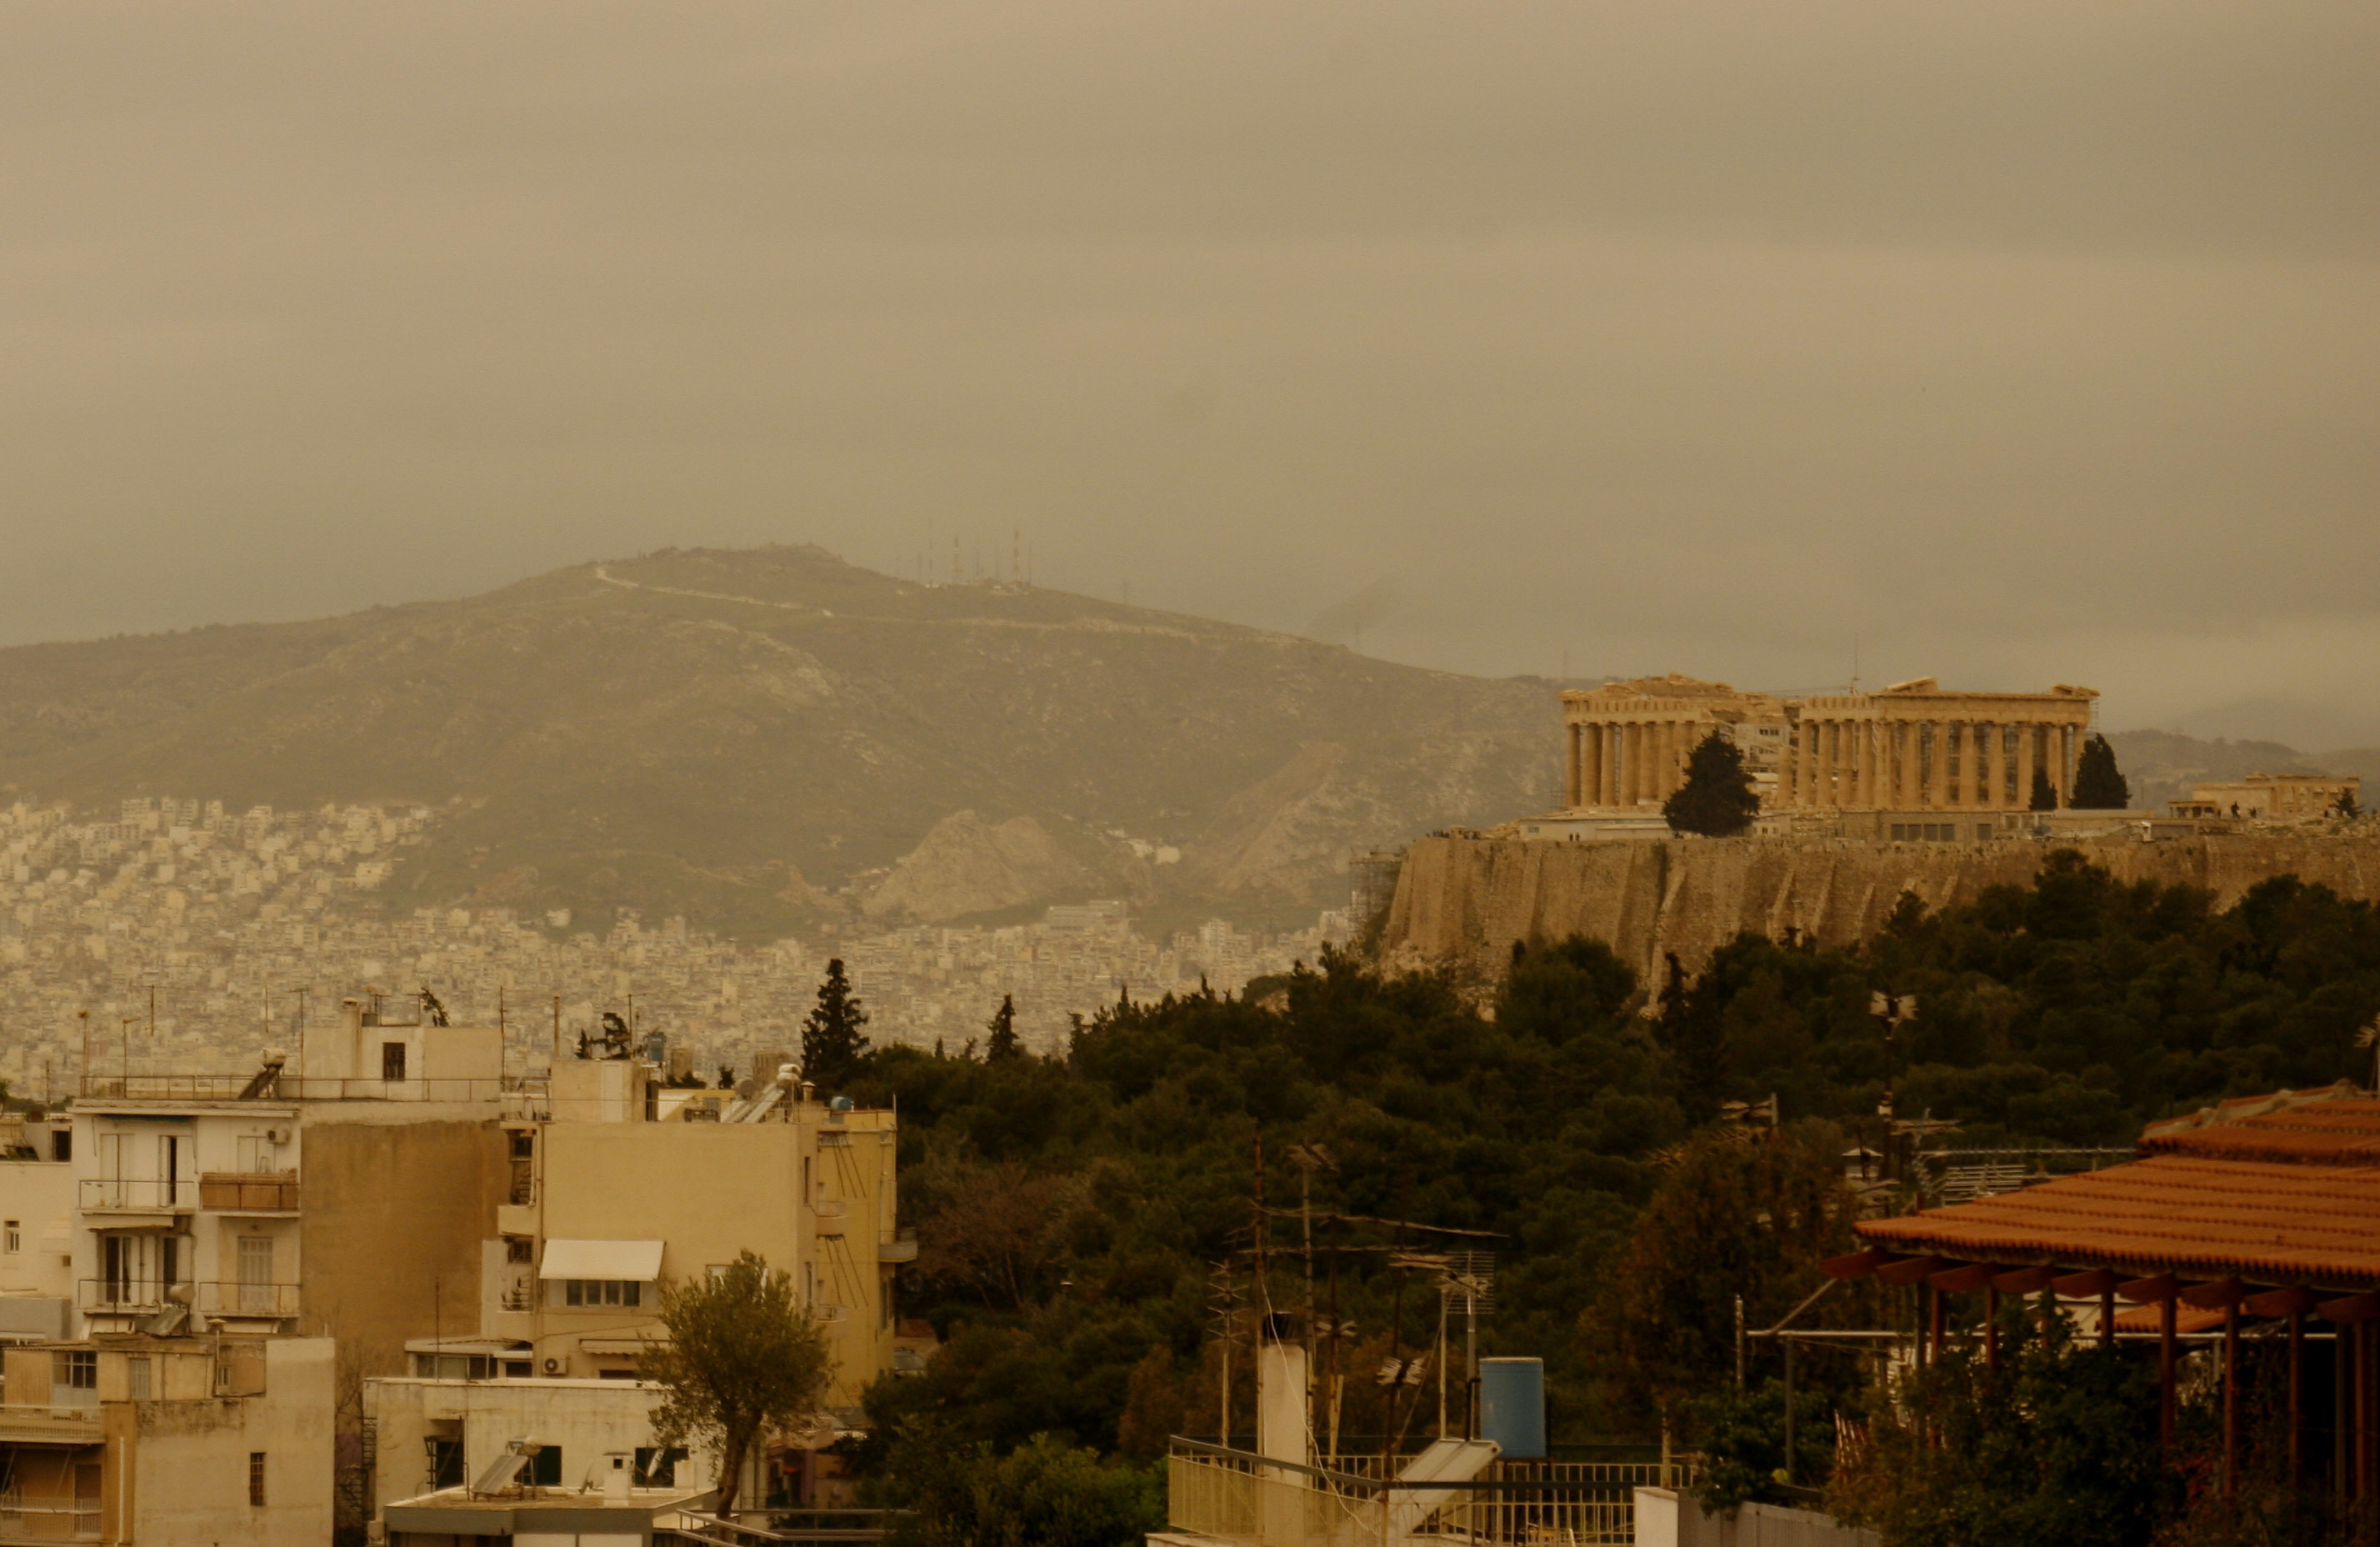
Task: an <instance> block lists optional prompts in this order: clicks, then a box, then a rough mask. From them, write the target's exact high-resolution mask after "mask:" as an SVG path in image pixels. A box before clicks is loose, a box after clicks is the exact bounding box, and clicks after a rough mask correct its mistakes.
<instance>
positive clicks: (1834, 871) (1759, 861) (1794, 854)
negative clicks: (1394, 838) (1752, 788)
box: [1381, 834, 2380, 984]
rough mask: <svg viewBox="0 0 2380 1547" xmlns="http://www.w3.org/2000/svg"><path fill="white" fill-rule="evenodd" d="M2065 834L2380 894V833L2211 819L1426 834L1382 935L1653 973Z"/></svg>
mask: <svg viewBox="0 0 2380 1547" xmlns="http://www.w3.org/2000/svg"><path fill="white" fill-rule="evenodd" d="M2052 847H2072V848H2075V849H2078V850H2080V851H2081V852H2082V853H2083V855H2084V856H2085V857H2086V858H2087V859H2090V861H2091V862H2092V863H2093V864H2095V865H2100V866H2104V867H2105V868H2106V869H2107V870H2108V871H2112V872H2113V873H2114V874H2115V875H2116V877H2117V878H2118V879H2119V880H2121V881H2128V882H2129V881H2156V882H2159V883H2165V884H2168V885H2170V884H2175V883H2186V884H2189V885H2192V886H2203V887H2206V888H2208V889H2209V890H2211V891H2213V892H2214V893H2215V894H2216V897H2217V898H2218V899H2219V901H2220V902H2222V903H2224V904H2228V903H2231V902H2234V901H2236V900H2238V898H2239V897H2240V895H2241V894H2243V893H2244V892H2246V891H2247V890H2248V888H2249V887H2251V886H2253V885H2254V884H2255V883H2257V882H2259V881H2263V880H2265V879H2267V878H2269V877H2272V876H2277V875H2296V876H2298V877H2300V878H2301V879H2303V880H2305V881H2309V882H2320V883H2324V884H2325V885H2328V886H2330V887H2332V888H2333V889H2334V890H2336V891H2338V892H2339V893H2340V894H2341V895H2346V896H2350V897H2375V896H2380V838H2376V837H2373V836H2367V835H2360V834H2359V835H2351V836H2350V835H2330V836H2311V835H2310V836H2305V837H2293V836H2282V835H2267V834H2204V835H2201V836H2198V837H2195V838H2191V839H2187V840H2178V841H2172V842H2161V843H2142V842H2140V841H2138V840H2137V839H2126V840H2112V839H2103V840H2098V841H2088V842H2078V843H2073V844H2068V845H2059V846H2051V845H2046V844H2038V843H2034V842H2029V841H2002V842H1994V843H1982V844H1967V845H1961V844H1896V843H1872V842H1851V841H1845V840H1828V841H1815V842H1813V841H1801V842H1797V841H1792V840H1786V839H1761V838H1721V839H1711V838H1696V839H1674V840H1670V841H1668V842H1661V843H1631V844H1556V843H1528V842H1524V841H1522V840H1518V839H1499V838H1424V839H1421V840H1420V841H1418V842H1416V843H1415V845H1414V846H1413V847H1412V848H1411V849H1409V850H1408V851H1407V852H1406V854H1405V859H1404V866H1403V870H1402V871H1400V872H1399V875H1398V877H1397V893H1396V898H1395V900H1394V901H1393V902H1392V903H1390V907H1389V917H1388V920H1387V924H1386V927H1385V929H1384V931H1383V933H1382V936H1381V950H1382V953H1383V955H1384V956H1386V957H1387V958H1388V959H1389V960H1390V961H1391V962H1392V963H1403V964H1409V965H1419V964H1422V963H1425V962H1438V961H1452V962H1457V963H1461V964H1463V965H1467V966H1469V967H1470V968H1474V969H1475V970H1477V971H1480V972H1482V973H1483V974H1488V975H1494V974H1497V973H1500V972H1501V971H1502V969H1503V967H1504V965H1505V964H1506V963H1507V962H1509V961H1510V960H1511V956H1512V943H1513V942H1514V941H1516V940H1518V941H1540V940H1558V939H1560V938H1562V937H1564V936H1567V935H1570V934H1573V933H1575V934H1585V935H1588V936H1592V937H1594V938H1596V939H1599V940H1603V941H1606V942H1609V944H1610V945H1611V946H1612V948H1613V949H1614V950H1616V951H1618V952H1619V953H1620V955H1621V957H1622V958H1623V959H1625V960H1626V961H1628V962H1629V963H1630V964H1631V965H1633V967H1635V968H1636V969H1637V972H1638V973H1639V975H1640V976H1641V977H1642V978H1643V979H1644V980H1645V981H1646V982H1647V983H1648V984H1649V983H1651V982H1654V981H1657V980H1658V972H1659V970H1660V968H1661V957H1662V955H1663V953H1665V952H1675V953H1676V954H1677V956H1678V957H1679V958H1680V960H1682V962H1683V963H1684V964H1685V965H1686V967H1687V968H1689V969H1694V968H1700V966H1701V965H1702V964H1703V962H1704V961H1706V959H1707V958H1708V957H1709V956H1710V954H1711V952H1713V951H1714V950H1716V949H1717V948H1718V947H1719V946H1720V945H1722V944H1726V943H1727V942H1728V941H1730V940H1731V939H1733V938H1734V937H1735V936H1736V935H1737V934H1739V933H1741V932H1744V931H1746V930H1750V931H1753V932H1757V933H1761V934H1766V935H1767V936H1769V937H1771V938H1772V939H1774V938H1781V937H1782V936H1783V934H1784V932H1785V931H1786V929H1787V928H1788V927H1791V928H1795V929H1798V930H1800V931H1802V932H1803V933H1805V934H1813V935H1815V937H1816V938H1817V939H1818V941H1819V942H1820V943H1821V944H1827V945H1846V944H1852V943H1853V942H1855V941H1859V940H1864V939H1866V938H1867V937H1868V936H1870V935H1872V934H1874V933H1875V932H1876V931H1877V930H1878V929H1880V928H1881V927H1882V926H1883V924H1884V921H1885V920H1886V919H1887V918H1888V916H1889V915H1890V914H1891V912H1892V908H1893V906H1894V904H1895V903H1896V902H1898V901H1899V899H1900V895H1901V893H1902V892H1903V891H1909V892H1913V893H1915V894H1916V895H1917V896H1918V898H1919V899H1920V900H1921V901H1923V902H1924V903H1925V905H1926V906H1927V907H1929V908H1940V907H1947V906H1949V905H1952V904H1956V903H1963V902H1969V901H1972V900H1973V898H1974V897H1975V896H1976V895H1977V894H1979V893H1980V892H1982V891H1983V890H1984V888H1985V887H1987V886H1993V885H2000V884H2007V885H2016V886H2023V885H2029V884H2030V883H2032V881H2033V879H2034V874H2035V873H2036V872H2037V871H2039V869H2040V867H2041V861H2042V859H2044V858H2045V857H2046V855H2047V854H2048V853H2049V852H2050V851H2051V848H2052Z"/></svg>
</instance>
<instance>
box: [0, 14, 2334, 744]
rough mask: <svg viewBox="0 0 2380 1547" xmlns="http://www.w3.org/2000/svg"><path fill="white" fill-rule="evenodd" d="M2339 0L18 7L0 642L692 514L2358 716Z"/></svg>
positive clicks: (1759, 671)
mask: <svg viewBox="0 0 2380 1547" xmlns="http://www.w3.org/2000/svg"><path fill="white" fill-rule="evenodd" d="M2375 58H2380V6H2374V5H2372V4H2371V3H2370V0H2354V3H2342V4H2336V5H2320V4H2291V3H2289V0H2259V3H2257V4H2254V5H2242V4H2239V3H2238V0H2221V3H2199V0H2156V3H2155V4H2139V5H2127V4H2089V3H2087V0H2086V3H2077V0H2000V3H1996V4H1992V5H1986V6H1979V5H1975V4H1973V3H1972V0H1965V3H1958V4H1951V3H1941V4H1933V3H1926V0H1876V3H1840V4H1830V3H1827V0H1801V3H1797V4H1794V5H1790V6H1780V5H1777V4H1775V3H1774V0H1762V3H1758V4H1752V3H1744V4H1691V3H1684V0H1663V3H1659V4H1643V5H1615V4H1597V3H1592V0H1562V3H1560V4H1554V5H1544V6H1537V5H1529V4H1521V3H1513V0H1496V3H1491V4H1478V3H1470V0H1466V3H1455V0H1445V3H1441V4H1434V5H1409V4H1400V3H1396V0H1361V3H1358V4H1348V5H1333V4H1316V3H1294V0H1263V3H1260V4H1245V5H1244V4H1231V3H1222V0H1197V3H1195V4H1194V3H1188V0H1168V3H1165V4H1150V5H1139V4H1129V3H1122V0H1096V3H1089V4H1057V3H1047V0H1010V3H1007V4H1002V5H998V6H962V5H940V6H903V5H894V4H885V3H882V0H870V3H868V4H866V5H849V6H835V5H820V4H807V3H805V4H790V3H786V0H771V3H769V4H764V5H751V6H726V5H718V6H705V5H693V4H686V3H682V0H668V3H655V0H646V3H642V4H637V5H632V6H603V5H595V4H584V3H578V4H572V5H569V6H528V5H512V6H505V5H491V4H489V3H487V0H470V3H468V4H453V5H439V4H420V3H416V0H408V3H406V4H401V5H399V4H385V5H379V6H356V5H330V6H326V5H322V4H321V3H320V0H313V3H310V4H306V5H301V6H285V7H284V6H244V5H220V6H213V5H211V6H113V5H105V4H100V3H96V0H49V3H47V4H42V5H34V6H23V5H13V6H5V7H0V360H5V366H0V471H5V476H6V492H5V496H0V497H5V502H6V503H5V506H0V512H5V514H0V537H5V541H0V642H15V641H22V640H45V639H60V638H75V637H83V636H90V635H95V634H103V633H110V632H115V631H121V630H131V629H152V628H160V627H179V626H183V625H187V624H190V623H196V622H205V621H239V620H247V619H254V618H273V617H297V616H308V615H321V614H324V613H333V612H343V611H347V610H351V609H353V608H355V607H358V606H362V605H366V604H369V603H379V602H395V601H407V600H414V599H419V598H425V597H438V596H456V595H463V594H468V593H469V592H472V591H480V590H484V589H487V588H489V587H492V586H493V585H497V584H500V583H503V582H504V581H506V580H509V579H516V578H518V577H520V576H522V575H525V574H528V573H531V572H534V571H537V570H540V569H544V568H550V567H553V566H558V565H562V564H566V563H573V562H577V561H579V560H582V559H587V558H591V557H599V556H609V555H619V554H630V553H635V552H637V551H639V550H644V549H650V548H654V547H659V546H662V545H666V544H673V543H675V544H697V543H708V544H734V543H747V542H769V541H813V542H820V543H823V544H825V545H827V546H829V547H832V548H833V549H835V550H837V551H839V552H841V553H843V554H845V555H847V556H848V557H850V558H852V559H854V560H856V561H857V562H861V563H866V564H870V565H874V566H879V567H883V568H891V569H908V568H910V567H912V566H914V564H915V563H916V560H917V554H919V552H920V551H921V550H927V549H930V550H931V552H932V553H933V554H935V556H936V560H937V563H938V564H940V565H941V566H947V565H948V562H949V553H950V545H951V541H952V538H953V535H956V536H958V537H959V538H960V539H961V541H962V543H963V552H964V553H965V554H966V556H967V559H968V561H969V562H970V563H972V561H973V555H974V553H975V551H976V546H977V543H981V544H982V545H983V546H984V548H985V550H986V551H987V553H1001V554H1005V552H1006V551H1007V550H1008V548H1009V547H1010V545H1011V543H1012V541H1013V538H1012V533H1014V532H1017V531H1019V530H1021V531H1022V533H1023V535H1024V541H1025V542H1026V543H1028V544H1029V545H1030V547H1031V550H1032V553H1033V566H1034V570H1035V575H1036V578H1037V579H1039V580H1040V581H1042V582H1044V583H1047V584H1053V585H1061V586H1066V587H1070V588H1075V589H1080V590H1085V591H1095V592H1098V593H1099V594H1103V595H1107V596H1111V597H1113V596H1117V595H1120V594H1122V592H1123V589H1124V587H1125V586H1126V585H1127V584H1128V585H1129V587H1130V594H1131V598H1132V600H1134V601H1135V602H1141V603H1153V604H1159V605H1165V606H1172V607H1179V608H1182V609H1184V610H1188V611H1194V612H1198V613H1203V614H1208V615H1218V616H1223V617H1229V618H1234V619H1238V620H1242V621H1245V622H1250V623H1257V624H1263V625H1267V626H1271V627H1283V628H1290V629H1295V630H1300V631H1312V630H1321V631H1325V632H1329V631H1333V630H1336V631H1339V632H1342V633H1345V632H1347V631H1349V630H1351V629H1352V627H1354V625H1356V624H1358V623H1360V624H1362V625H1363V626H1364V627H1363V633H1362V647H1363V648H1364V649H1365V650H1366V651H1367V652H1373V653H1377V654H1381V655H1386V656H1390V657H1393V658H1396V659H1400V660H1406V661H1414V662H1419V663H1424V664H1433V665H1441V666H1447V667H1452V668H1457V669H1463V670H1470V671H1480V672H1491V673H1504V672H1519V671H1528V672H1538V673H1544V674H1552V673H1554V672H1557V671H1559V670H1560V669H1561V667H1562V665H1563V663H1564V661H1565V660H1567V661H1568V663H1569V665H1570V668H1571V669H1572V670H1573V672H1576V673H1581V674H1585V673H1590V672H1591V673H1604V672H1622V671H1625V672H1637V671H1665V670H1682V671H1689V672H1694V673H1696V674H1699V675H1706V676H1721V677H1726V678H1729V679H1730V680H1733V681H1736V682H1738V683H1742V684H1748V685H1759V686H1770V687H1815V686H1821V685H1825V684H1828V683H1834V682H1839V681H1840V680H1841V679H1843V678H1845V677H1847V676H1849V675H1850V673H1851V670H1852V660H1851V658H1852V640H1853V636H1854V635H1855V634H1856V635H1857V636H1859V637H1860V640H1861V670H1862V672H1863V675H1864V677H1865V679H1866V680H1867V681H1869V682H1870V683H1881V682H1883V681H1887V680H1889V679H1891V678H1894V677H1899V676H1916V675H1919V674H1922V673H1932V674H1936V675H1939V676H1942V677H1943V678H1944V679H1945V680H1946V681H1949V682H1953V683H1957V684H1965V685H1975V686H2010V687H2042V686H2046V685H2047V684H2048V683H2049V682H2051V681H2053V680H2058V681H2080V682H2085V683H2089V684H2092V685H2094V686H2096V687H2099V688H2103V689H2105V690H2106V691H2107V695H2108V698H2107V705H2106V713H2107V723H2108V724H2109V725H2114V726H2129V725H2150V724H2161V725H2187V726H2190V727H2192V728H2198V729H2201V730H2216V731H2228V732H2231V733H2234V734H2240V733H2249V734H2253V733H2259V732H2264V733H2278V734H2282V735H2285V736H2289V737H2294V738H2296V739H2298V740H2300V741H2301V743H2306V744H2312V745H2316V746H2319V745H2322V744H2325V743H2328V744H2331V745H2337V744H2341V743H2346V742H2350V741H2366V742H2369V741H2380V676H2375V674H2374V663H2375V661H2380V598H2375V590H2374V582H2375V580H2380V509H2375V503H2374V493H2375V489H2380V433H2375V420H2380V414H2375V405H2380V286H2375V280H2380V177H2375V167H2376V166H2380V161H2375V152H2380V91H2375V90H2374V85H2373V69H2374V59H2375Z"/></svg>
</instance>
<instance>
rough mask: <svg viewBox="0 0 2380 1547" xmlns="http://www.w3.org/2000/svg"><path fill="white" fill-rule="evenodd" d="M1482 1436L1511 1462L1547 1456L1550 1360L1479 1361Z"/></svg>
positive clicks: (1480, 1434) (1480, 1428)
mask: <svg viewBox="0 0 2380 1547" xmlns="http://www.w3.org/2000/svg"><path fill="white" fill-rule="evenodd" d="M1479 1437H1480V1438H1481V1439H1483V1440H1493V1441H1495V1442H1496V1447H1497V1450H1498V1452H1499V1454H1500V1456H1501V1457H1502V1458H1503V1459H1505V1460H1508V1461H1512V1460H1522V1461H1526V1460H1533V1459H1536V1458H1537V1457H1539V1456H1544V1455H1545V1453H1546V1361H1545V1360H1543V1359H1481V1360H1480V1361H1479Z"/></svg>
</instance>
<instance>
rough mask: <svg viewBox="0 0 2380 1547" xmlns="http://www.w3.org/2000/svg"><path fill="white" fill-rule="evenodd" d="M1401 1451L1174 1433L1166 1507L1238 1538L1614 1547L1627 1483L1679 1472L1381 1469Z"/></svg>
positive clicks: (1623, 1534) (1175, 1521) (1604, 1466)
mask: <svg viewBox="0 0 2380 1547" xmlns="http://www.w3.org/2000/svg"><path fill="white" fill-rule="evenodd" d="M1407 1459H1410V1458H1409V1457H1403V1456H1350V1457H1346V1458H1343V1459H1342V1461H1341V1463H1340V1465H1339V1466H1337V1467H1333V1468H1327V1469H1326V1468H1318V1467H1298V1466H1292V1465H1289V1464H1287V1463H1283V1462H1277V1461H1269V1460H1267V1459H1265V1458H1264V1457H1262V1456H1253V1455H1250V1454H1248V1453H1246V1452H1245V1451H1227V1450H1223V1449H1221V1448H1220V1447H1218V1446H1214V1445H1207V1444H1201V1443H1197V1442H1196V1441H1189V1440H1176V1441H1175V1442H1174V1443H1173V1445H1172V1453H1171V1454H1170V1455H1169V1456H1167V1458H1166V1517H1167V1520H1168V1522H1169V1523H1170V1524H1171V1525H1172V1527H1173V1528H1174V1529H1180V1530H1184V1531H1193V1532H1196V1533H1197V1534H1198V1535H1201V1536H1208V1537H1214V1538H1217V1539H1219V1540H1221V1541H1232V1542H1235V1543H1241V1544H1244V1547H1388V1544H1389V1543H1391V1542H1395V1541H1403V1540H1405V1539H1406V1538H1408V1537H1423V1538H1435V1539H1439V1540H1443V1541H1457V1540H1459V1541H1464V1542H1466V1543H1471V1544H1474V1547H1488V1544H1493V1543H1503V1542H1511V1543H1516V1544H1522V1543H1525V1544H1529V1547H1619V1544H1624V1543H1633V1541H1635V1540H1636V1506H1635V1497H1634V1491H1635V1490H1636V1489H1637V1488H1639V1487H1650V1486H1657V1485H1658V1484H1659V1483H1660V1482H1662V1481H1663V1480H1665V1479H1666V1480H1669V1481H1670V1482H1671V1483H1673V1484H1674V1483H1678V1482H1682V1481H1683V1480H1684V1479H1685V1469H1684V1468H1681V1467H1678V1466H1674V1465H1673V1466H1670V1467H1667V1468H1664V1467H1662V1466H1661V1465H1659V1464H1658V1463H1652V1462H1646V1463H1622V1462H1591V1461H1589V1462H1563V1461H1500V1462H1497V1463H1495V1464H1494V1465H1493V1466H1491V1467H1490V1468H1488V1471H1487V1472H1486V1473H1485V1474H1483V1475H1482V1476H1481V1477H1479V1478H1478V1479H1476V1480H1473V1481H1468V1482H1463V1483H1456V1484H1448V1483H1431V1482H1422V1483H1400V1482H1397V1481H1394V1480H1387V1479H1384V1477H1383V1475H1382V1474H1383V1473H1384V1472H1386V1471H1389V1470H1392V1469H1394V1468H1395V1467H1397V1466H1399V1465H1402V1463H1403V1461H1405V1460H1407ZM1348 1468H1353V1469H1348Z"/></svg>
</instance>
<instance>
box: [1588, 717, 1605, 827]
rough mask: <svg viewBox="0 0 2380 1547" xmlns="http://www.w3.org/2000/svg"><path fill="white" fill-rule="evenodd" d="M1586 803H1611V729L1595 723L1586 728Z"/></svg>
mask: <svg viewBox="0 0 2380 1547" xmlns="http://www.w3.org/2000/svg"><path fill="white" fill-rule="evenodd" d="M1586 744H1587V749H1588V750H1587V757H1586V791H1587V794H1586V803H1587V804H1588V805H1590V806H1608V805H1609V804H1610V803H1611V727H1610V726H1609V725H1604V724H1601V723H1599V722H1598V723H1597V724H1596V725H1589V726H1587V727H1586Z"/></svg>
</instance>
